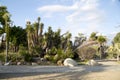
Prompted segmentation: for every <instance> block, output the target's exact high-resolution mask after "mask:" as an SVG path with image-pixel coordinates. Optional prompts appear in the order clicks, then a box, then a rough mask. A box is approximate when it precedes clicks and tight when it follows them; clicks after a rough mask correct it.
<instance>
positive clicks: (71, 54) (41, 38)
mask: <svg viewBox="0 0 120 80" xmlns="http://www.w3.org/2000/svg"><path fill="white" fill-rule="evenodd" d="M10 17H11V15H10V13H9V12H8V11H7V7H6V6H0V23H1V24H0V61H2V62H4V63H5V62H8V61H12V62H33V61H34V58H38V59H39V60H41V59H44V60H45V61H49V62H50V63H55V64H56V63H57V62H58V61H63V60H64V59H66V58H73V59H78V60H81V61H85V60H89V59H104V58H117V60H119V57H120V33H118V34H117V35H116V36H115V37H114V39H113V42H112V45H110V46H108V45H107V44H106V43H107V37H106V36H104V35H97V34H98V33H97V32H92V33H91V34H90V36H89V37H86V36H85V35H84V34H82V33H78V36H76V37H75V40H74V41H72V40H71V37H72V34H71V33H70V32H66V33H64V34H62V33H61V29H58V30H56V31H54V30H53V29H52V27H51V26H49V27H48V30H47V31H46V32H43V30H44V23H42V22H41V18H40V17H38V18H37V19H36V20H35V21H36V22H31V21H27V22H26V27H25V28H22V27H21V26H16V25H12V20H11V18H10Z"/></svg>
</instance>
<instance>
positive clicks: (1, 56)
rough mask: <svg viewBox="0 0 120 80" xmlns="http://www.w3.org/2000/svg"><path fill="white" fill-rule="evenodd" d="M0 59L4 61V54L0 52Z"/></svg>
mask: <svg viewBox="0 0 120 80" xmlns="http://www.w3.org/2000/svg"><path fill="white" fill-rule="evenodd" d="M0 61H2V62H5V54H3V53H0Z"/></svg>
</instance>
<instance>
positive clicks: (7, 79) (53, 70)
mask: <svg viewBox="0 0 120 80" xmlns="http://www.w3.org/2000/svg"><path fill="white" fill-rule="evenodd" d="M99 63H100V64H102V65H99V66H87V65H86V66H85V65H79V66H76V67H60V66H0V80H1V79H4V80H61V79H64V80H120V77H119V75H120V65H119V64H118V63H116V62H111V61H102V62H99Z"/></svg>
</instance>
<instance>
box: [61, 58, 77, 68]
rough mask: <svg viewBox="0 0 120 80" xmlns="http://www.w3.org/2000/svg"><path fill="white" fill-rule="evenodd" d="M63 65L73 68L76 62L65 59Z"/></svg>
mask: <svg viewBox="0 0 120 80" xmlns="http://www.w3.org/2000/svg"><path fill="white" fill-rule="evenodd" d="M63 64H64V66H70V67H74V66H76V65H77V62H76V61H74V60H73V59H71V58H67V59H65V60H64V62H63Z"/></svg>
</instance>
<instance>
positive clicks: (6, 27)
mask: <svg viewBox="0 0 120 80" xmlns="http://www.w3.org/2000/svg"><path fill="white" fill-rule="evenodd" d="M3 18H4V20H5V32H6V59H5V62H7V61H8V47H9V24H8V20H9V18H10V14H9V13H5V14H4V15H3Z"/></svg>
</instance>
